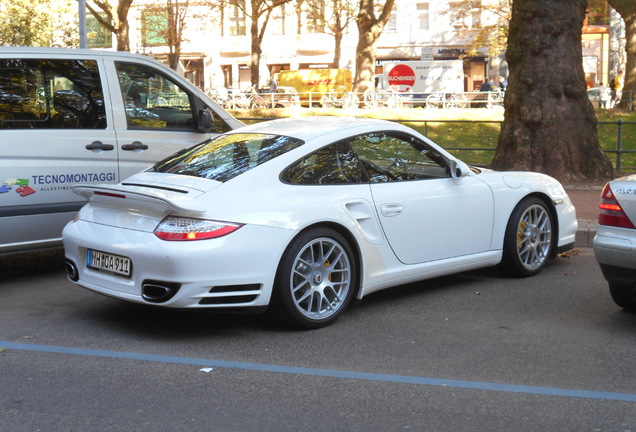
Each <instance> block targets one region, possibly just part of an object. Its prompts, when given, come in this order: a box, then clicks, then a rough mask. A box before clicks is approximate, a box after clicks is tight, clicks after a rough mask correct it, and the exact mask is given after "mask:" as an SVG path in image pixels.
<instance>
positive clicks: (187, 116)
mask: <svg viewBox="0 0 636 432" xmlns="http://www.w3.org/2000/svg"><path fill="white" fill-rule="evenodd" d="M116 67H117V75H118V77H119V86H120V88H121V94H122V97H123V98H124V105H125V107H126V120H127V121H128V128H129V129H176V130H194V129H196V121H195V116H194V108H193V106H192V101H191V100H190V94H189V93H188V92H187V91H186V90H184V89H183V88H181V87H180V86H179V85H178V84H176V83H174V82H172V81H171V80H170V79H168V78H167V77H165V76H163V75H161V74H160V73H159V72H158V71H156V70H154V69H152V68H150V67H147V66H143V65H138V64H133V63H121V62H118V63H116Z"/></svg>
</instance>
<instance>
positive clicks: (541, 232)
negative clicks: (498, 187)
mask: <svg viewBox="0 0 636 432" xmlns="http://www.w3.org/2000/svg"><path fill="white" fill-rule="evenodd" d="M553 238H554V236H553V232H552V215H551V213H550V210H549V209H548V207H547V205H546V204H545V202H543V201H542V200H540V199H539V198H535V197H529V198H526V199H524V200H523V201H521V202H520V203H519V204H518V205H517V207H515V209H514V210H513V212H512V214H511V215H510V219H509V221H508V225H507V227H506V234H505V237H504V247H503V259H502V262H501V265H502V268H503V269H504V271H506V272H507V273H509V274H511V275H513V276H533V275H535V274H537V273H539V272H540V271H541V270H542V269H543V267H545V265H546V264H547V262H548V259H549V258H550V254H551V253H552V247H553Z"/></svg>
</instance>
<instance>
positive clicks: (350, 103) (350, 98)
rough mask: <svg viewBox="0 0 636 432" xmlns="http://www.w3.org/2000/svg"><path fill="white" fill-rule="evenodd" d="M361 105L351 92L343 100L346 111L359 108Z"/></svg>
mask: <svg viewBox="0 0 636 432" xmlns="http://www.w3.org/2000/svg"><path fill="white" fill-rule="evenodd" d="M359 103H360V101H359V100H358V97H357V96H356V95H355V94H353V93H351V92H349V93H347V94H345V95H344V97H343V98H342V107H343V108H345V109H352V108H358V104H359Z"/></svg>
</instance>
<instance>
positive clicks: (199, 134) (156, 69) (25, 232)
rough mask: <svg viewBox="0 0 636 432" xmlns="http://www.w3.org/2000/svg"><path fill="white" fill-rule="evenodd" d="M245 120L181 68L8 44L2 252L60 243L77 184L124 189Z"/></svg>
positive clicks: (0, 192) (2, 96) (1, 147)
mask: <svg viewBox="0 0 636 432" xmlns="http://www.w3.org/2000/svg"><path fill="white" fill-rule="evenodd" d="M242 125H243V124H242V123H241V122H239V121H238V120H236V119H235V118H233V117H232V116H231V115H230V114H228V113H227V112H226V111H224V110H223V109H222V108H220V107H219V106H218V105H217V104H216V103H215V102H213V101H212V100H211V99H210V98H208V97H207V96H206V95H205V94H204V93H203V92H201V91H200V90H199V89H197V88H196V87H195V86H194V85H192V84H191V83H190V82H188V81H187V80H185V79H184V78H182V77H181V76H179V75H177V74H176V73H175V72H174V71H173V70H172V69H170V68H168V67H166V66H164V65H163V64H161V63H159V62H157V61H154V60H152V59H150V58H147V57H143V56H138V55H133V54H130V53H123V52H108V51H96V50H76V49H55V48H20V47H0V255H2V254H9V253H17V252H24V251H29V250H38V249H47V248H53V247H60V246H61V240H62V239H61V236H62V228H63V227H64V225H66V223H67V222H68V221H70V220H71V219H73V217H74V215H75V213H76V212H77V210H79V208H80V207H81V206H82V205H83V204H84V202H83V201H82V199H81V198H80V197H79V196H78V195H75V194H74V193H73V192H72V191H71V186H72V185H73V184H75V183H117V182H119V181H121V180H123V179H125V178H127V177H129V176H130V175H132V174H134V173H136V172H138V171H140V170H142V169H144V168H146V167H147V166H149V165H151V164H152V163H154V162H156V161H158V160H161V159H163V158H165V157H167V156H169V155H171V154H172V153H174V152H176V151H177V150H180V149H182V148H185V147H190V146H192V145H195V144H197V143H200V142H202V141H206V140H208V139H210V138H211V137H212V136H214V135H217V134H219V133H223V132H226V131H229V130H231V129H234V128H237V127H241V126H242Z"/></svg>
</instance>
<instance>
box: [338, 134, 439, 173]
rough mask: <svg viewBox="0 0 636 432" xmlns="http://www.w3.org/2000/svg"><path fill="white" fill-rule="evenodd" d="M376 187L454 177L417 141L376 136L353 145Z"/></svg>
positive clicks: (397, 137) (407, 138)
mask: <svg viewBox="0 0 636 432" xmlns="http://www.w3.org/2000/svg"><path fill="white" fill-rule="evenodd" d="M349 144H351V147H353V149H354V150H355V152H356V154H357V155H358V157H359V158H360V161H361V162H362V165H364V168H365V169H366V170H367V172H368V174H369V177H370V179H371V182H372V183H384V182H395V181H408V180H425V179H434V178H444V177H449V176H450V171H449V169H448V166H447V164H446V160H445V159H444V157H442V155H440V154H439V152H437V151H436V150H434V149H432V148H430V147H429V146H427V145H426V144H425V143H423V142H422V141H420V140H418V139H417V138H415V137H412V136H409V135H402V134H391V133H374V134H370V135H362V136H359V137H356V138H354V139H352V140H350V141H349Z"/></svg>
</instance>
